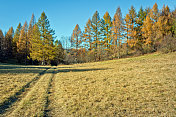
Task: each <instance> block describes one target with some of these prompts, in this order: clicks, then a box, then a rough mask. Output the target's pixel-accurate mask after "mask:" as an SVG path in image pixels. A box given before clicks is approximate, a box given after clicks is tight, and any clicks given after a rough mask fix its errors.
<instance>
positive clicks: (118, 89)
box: [53, 53, 176, 117]
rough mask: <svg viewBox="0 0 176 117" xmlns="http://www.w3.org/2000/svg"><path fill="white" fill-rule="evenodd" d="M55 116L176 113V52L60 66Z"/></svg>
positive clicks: (57, 79)
mask: <svg viewBox="0 0 176 117" xmlns="http://www.w3.org/2000/svg"><path fill="white" fill-rule="evenodd" d="M58 70H59V71H58V72H59V73H58V74H57V75H56V78H55V94H54V95H55V101H54V102H53V103H54V105H55V106H54V107H55V115H56V116H58V115H61V116H100V117H104V116H107V117H109V116H142V117H143V116H147V117H148V116H175V115H176V53H171V54H161V55H160V54H152V55H146V56H141V57H135V58H127V59H120V60H112V61H104V62H96V63H86V64H78V65H68V66H59V67H58Z"/></svg>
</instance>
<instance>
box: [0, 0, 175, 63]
mask: <svg viewBox="0 0 176 117" xmlns="http://www.w3.org/2000/svg"><path fill="white" fill-rule="evenodd" d="M54 35H55V31H54V30H53V29H52V28H51V27H50V23H49V20H48V18H47V16H46V14H45V12H43V13H42V14H41V16H40V18H39V19H38V21H37V22H36V21H35V17H34V14H33V15H32V17H31V20H30V22H29V25H28V23H27V22H25V23H24V24H23V26H22V25H21V23H19V25H18V26H17V28H16V30H15V32H14V30H13V27H11V28H9V30H8V31H7V33H5V34H3V32H2V30H0V62H9V61H11V60H12V61H15V63H20V64H42V65H46V64H59V63H66V64H69V63H82V62H91V61H102V60H109V59H116V58H123V57H128V56H136V55H143V54H146V53H152V52H157V51H161V52H164V53H167V52H174V51H176V9H175V10H173V11H171V10H170V8H169V7H168V6H165V5H164V6H163V8H162V9H160V10H159V9H158V5H157V4H156V3H155V4H154V5H153V7H152V8H145V9H143V8H142V7H141V8H140V9H139V11H138V12H136V10H135V8H134V7H133V6H131V8H130V9H129V11H128V13H127V14H126V15H125V17H123V16H122V12H121V9H120V7H118V8H117V10H116V12H115V14H114V16H113V18H111V16H110V14H109V13H108V12H106V13H105V14H104V16H103V18H100V16H99V13H98V11H96V12H95V13H94V14H93V16H92V18H89V19H88V21H87V23H86V24H85V27H84V29H83V30H81V29H80V27H79V25H78V24H77V25H76V26H75V28H74V30H73V33H72V35H71V36H70V37H61V39H60V41H58V40H56V37H55V36H54ZM61 41H62V43H61ZM62 45H65V47H62Z"/></svg>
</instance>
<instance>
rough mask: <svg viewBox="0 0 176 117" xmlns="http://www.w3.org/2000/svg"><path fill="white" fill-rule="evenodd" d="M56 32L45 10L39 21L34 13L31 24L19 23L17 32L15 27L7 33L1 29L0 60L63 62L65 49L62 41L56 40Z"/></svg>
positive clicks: (32, 62)
mask: <svg viewBox="0 0 176 117" xmlns="http://www.w3.org/2000/svg"><path fill="white" fill-rule="evenodd" d="M54 34H55V31H54V30H53V29H51V27H50V24H49V20H48V18H47V16H46V14H45V12H43V13H42V14H41V16H40V18H39V19H38V22H36V21H35V17H34V14H32V17H31V20H30V23H29V25H28V24H27V22H25V23H24V25H23V26H22V25H21V23H19V25H18V26H17V28H16V31H15V32H14V30H13V27H11V28H10V29H9V30H8V31H7V33H5V34H3V32H2V30H0V62H6V61H9V60H12V61H15V63H20V64H42V65H46V64H58V63H60V62H62V61H63V57H64V53H63V52H64V49H63V48H62V44H61V42H60V41H58V40H56V41H54V40H55V37H54Z"/></svg>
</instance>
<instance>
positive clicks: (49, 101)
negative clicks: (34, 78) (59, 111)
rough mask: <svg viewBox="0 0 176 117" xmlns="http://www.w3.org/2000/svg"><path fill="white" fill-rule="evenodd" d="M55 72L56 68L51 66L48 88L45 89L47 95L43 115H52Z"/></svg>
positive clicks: (47, 116)
mask: <svg viewBox="0 0 176 117" xmlns="http://www.w3.org/2000/svg"><path fill="white" fill-rule="evenodd" d="M55 74H56V68H53V73H52V77H51V79H50V82H49V85H48V89H47V97H46V105H45V111H44V117H52V114H53V112H54V107H53V100H54V91H55V90H54V87H55V80H54V79H55Z"/></svg>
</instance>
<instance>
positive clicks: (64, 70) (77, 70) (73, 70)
mask: <svg viewBox="0 0 176 117" xmlns="http://www.w3.org/2000/svg"><path fill="white" fill-rule="evenodd" d="M107 69H109V68H92V69H91V68H90V69H62V70H57V71H56V72H57V73H59V72H86V71H98V70H107Z"/></svg>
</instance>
